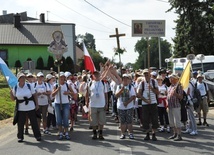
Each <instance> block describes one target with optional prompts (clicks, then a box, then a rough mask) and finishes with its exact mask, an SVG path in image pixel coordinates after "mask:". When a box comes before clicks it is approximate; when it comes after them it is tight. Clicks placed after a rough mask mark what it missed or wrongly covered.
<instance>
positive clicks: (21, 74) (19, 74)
mask: <svg viewBox="0 0 214 155" xmlns="http://www.w3.org/2000/svg"><path fill="white" fill-rule="evenodd" d="M23 76H24V77H25V74H24V73H18V74H17V78H18V80H19V79H20V78H21V77H23Z"/></svg>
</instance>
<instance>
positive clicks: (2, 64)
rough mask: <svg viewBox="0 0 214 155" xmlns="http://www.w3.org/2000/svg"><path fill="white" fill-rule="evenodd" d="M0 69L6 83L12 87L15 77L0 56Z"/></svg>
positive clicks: (15, 82)
mask: <svg viewBox="0 0 214 155" xmlns="http://www.w3.org/2000/svg"><path fill="white" fill-rule="evenodd" d="M0 69H1V71H2V73H3V75H4V77H5V78H6V80H7V83H8V85H9V86H10V87H11V88H13V87H14V86H15V85H16V84H17V83H18V79H17V77H16V76H15V75H14V74H13V73H12V72H11V70H10V69H9V68H8V67H7V64H6V63H5V62H4V60H2V58H1V57H0Z"/></svg>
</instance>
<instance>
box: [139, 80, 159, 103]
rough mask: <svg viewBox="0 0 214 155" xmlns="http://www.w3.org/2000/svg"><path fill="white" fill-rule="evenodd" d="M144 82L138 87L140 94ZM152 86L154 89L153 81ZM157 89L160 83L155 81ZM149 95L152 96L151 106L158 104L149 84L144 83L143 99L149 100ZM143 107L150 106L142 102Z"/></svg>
mask: <svg viewBox="0 0 214 155" xmlns="http://www.w3.org/2000/svg"><path fill="white" fill-rule="evenodd" d="M142 82H143V81H141V82H140V84H139V85H138V88H137V92H139V89H142ZM150 86H151V87H153V84H152V79H150ZM155 88H158V83H157V81H156V80H155ZM149 95H150V100H151V104H156V103H157V99H156V94H155V93H154V92H153V91H152V90H151V89H150V91H149V88H148V83H147V82H146V81H144V91H143V97H144V98H146V99H149ZM142 105H148V103H146V102H144V101H142Z"/></svg>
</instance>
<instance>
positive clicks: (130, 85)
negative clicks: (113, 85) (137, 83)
mask: <svg viewBox="0 0 214 155" xmlns="http://www.w3.org/2000/svg"><path fill="white" fill-rule="evenodd" d="M132 86H133V85H132V84H129V91H130V90H131V88H132ZM119 88H120V89H121V85H119Z"/></svg>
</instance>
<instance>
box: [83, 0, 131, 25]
mask: <svg viewBox="0 0 214 155" xmlns="http://www.w3.org/2000/svg"><path fill="white" fill-rule="evenodd" d="M84 1H85V2H86V3H88V4H89V5H91V6H92V7H93V8H95V9H97V10H98V11H100V12H102V13H103V14H105V15H106V16H108V17H110V18H112V19H114V20H116V21H117V22H119V23H121V24H123V25H126V26H128V27H131V26H130V25H128V24H126V23H124V22H122V21H120V20H118V19H116V18H114V17H112V16H111V15H109V14H107V13H105V12H104V11H102V10H100V9H99V8H97V7H96V6H94V5H93V4H91V3H89V2H88V1H87V0H84Z"/></svg>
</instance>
